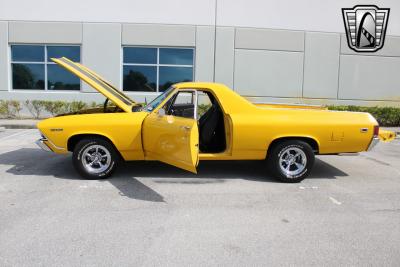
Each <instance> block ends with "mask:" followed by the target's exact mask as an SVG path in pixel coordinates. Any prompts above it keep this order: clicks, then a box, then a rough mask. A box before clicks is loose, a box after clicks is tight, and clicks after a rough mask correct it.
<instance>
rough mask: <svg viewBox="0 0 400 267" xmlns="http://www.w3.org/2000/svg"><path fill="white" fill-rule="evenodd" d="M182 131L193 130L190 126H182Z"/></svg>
mask: <svg viewBox="0 0 400 267" xmlns="http://www.w3.org/2000/svg"><path fill="white" fill-rule="evenodd" d="M181 129H182V130H186V131H188V130H190V129H191V127H190V126H181Z"/></svg>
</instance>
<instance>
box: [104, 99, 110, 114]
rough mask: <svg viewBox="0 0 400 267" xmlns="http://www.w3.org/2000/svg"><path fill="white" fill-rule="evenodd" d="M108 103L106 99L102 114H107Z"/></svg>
mask: <svg viewBox="0 0 400 267" xmlns="http://www.w3.org/2000/svg"><path fill="white" fill-rule="evenodd" d="M108 101H109V99H108V98H106V100H105V101H104V104H103V112H104V113H107V104H108Z"/></svg>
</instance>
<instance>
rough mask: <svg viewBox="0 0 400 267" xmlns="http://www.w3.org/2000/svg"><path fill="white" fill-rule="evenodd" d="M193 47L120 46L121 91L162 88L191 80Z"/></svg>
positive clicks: (158, 90)
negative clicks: (121, 52)
mask: <svg viewBox="0 0 400 267" xmlns="http://www.w3.org/2000/svg"><path fill="white" fill-rule="evenodd" d="M193 62H194V49H193V48H155V47H124V48H123V89H124V91H150V92H163V91H165V90H166V89H168V87H169V86H170V85H171V84H174V83H177V82H183V81H192V80H193V65H194V64H193Z"/></svg>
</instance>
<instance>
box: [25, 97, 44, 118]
mask: <svg viewBox="0 0 400 267" xmlns="http://www.w3.org/2000/svg"><path fill="white" fill-rule="evenodd" d="M45 102H46V101H43V100H26V101H25V106H26V108H27V109H28V111H29V113H31V114H32V116H33V117H34V118H35V119H39V118H40V114H41V113H42V111H43V109H44V103H45Z"/></svg>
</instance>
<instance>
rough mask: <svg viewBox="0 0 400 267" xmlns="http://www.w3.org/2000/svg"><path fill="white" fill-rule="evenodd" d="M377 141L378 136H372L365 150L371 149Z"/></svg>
mask: <svg viewBox="0 0 400 267" xmlns="http://www.w3.org/2000/svg"><path fill="white" fill-rule="evenodd" d="M378 143H379V137H378V136H374V137H373V138H372V140H371V143H370V144H369V146H368V149H367V151H371V149H373V148H374V147H375V146H376V145H377V144H378Z"/></svg>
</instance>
